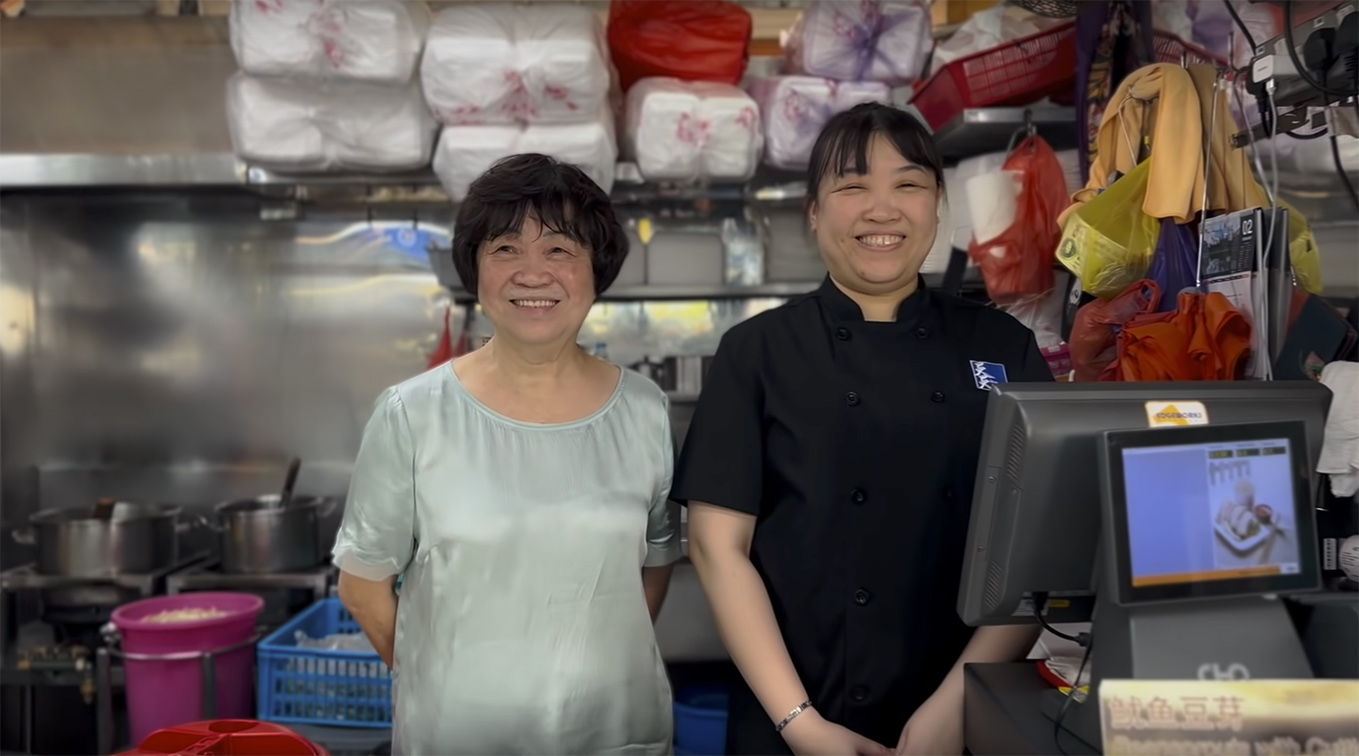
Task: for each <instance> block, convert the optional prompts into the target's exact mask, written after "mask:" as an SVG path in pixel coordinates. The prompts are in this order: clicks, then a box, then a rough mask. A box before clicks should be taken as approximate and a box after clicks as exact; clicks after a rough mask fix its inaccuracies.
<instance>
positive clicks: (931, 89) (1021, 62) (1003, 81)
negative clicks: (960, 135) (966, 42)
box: [911, 21, 1076, 131]
mask: <svg viewBox="0 0 1359 756" xmlns="http://www.w3.org/2000/svg"><path fill="white" fill-rule="evenodd" d="M1075 72H1076V22H1074V21H1072V22H1071V23H1067V24H1062V25H1060V26H1054V27H1052V28H1051V29H1045V30H1043V31H1041V32H1038V33H1037V34H1031V35H1029V36H1027V37H1023V38H1020V39H1016V40H1013V41H1011V42H1007V43H1005V44H1003V45H1000V46H999V47H993V48H991V49H990V50H982V51H981V52H978V53H973V54H972V55H968V56H966V57H963V58H959V59H958V60H955V61H953V62H952V63H949V64H948V65H946V66H944V67H943V68H941V69H939V70H938V71H936V72H935V73H934V74H933V75H932V76H930V78H928V79H926V80H925V83H924V84H921V85H920V87H919V88H918V89H917V90H916V93H915V96H914V97H912V98H911V104H912V105H914V106H915V107H916V109H917V110H919V111H920V115H922V116H924V118H925V120H926V121H927V122H928V123H929V125H930V128H932V129H934V130H936V131H937V130H939V129H940V128H942V127H944V126H945V125H946V124H948V122H949V121H951V120H953V119H954V118H955V117H956V116H957V115H958V114H959V113H962V112H963V111H964V110H967V109H969V108H987V107H999V106H1006V105H1028V104H1031V103H1034V102H1037V101H1039V100H1041V99H1043V98H1044V97H1048V96H1050V95H1061V94H1068V95H1069V94H1070V93H1071V88H1072V87H1073V86H1074V85H1075V82H1076V73H1075Z"/></svg>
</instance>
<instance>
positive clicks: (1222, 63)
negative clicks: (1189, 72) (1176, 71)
mask: <svg viewBox="0 0 1359 756" xmlns="http://www.w3.org/2000/svg"><path fill="white" fill-rule="evenodd" d="M1152 46H1153V48H1154V50H1155V53H1156V62H1157V63H1175V64H1178V65H1184V66H1189V65H1194V64H1196V63H1199V64H1203V65H1207V66H1218V67H1226V65H1227V61H1226V59H1225V58H1220V57H1218V56H1217V55H1215V54H1213V53H1211V52H1209V51H1207V50H1205V49H1203V48H1202V47H1199V46H1198V45H1196V44H1193V43H1191V42H1185V41H1184V40H1182V39H1180V38H1179V37H1177V36H1175V35H1174V34H1171V33H1170V32H1163V31H1158V32H1156V34H1155V38H1154V40H1153V42H1152Z"/></svg>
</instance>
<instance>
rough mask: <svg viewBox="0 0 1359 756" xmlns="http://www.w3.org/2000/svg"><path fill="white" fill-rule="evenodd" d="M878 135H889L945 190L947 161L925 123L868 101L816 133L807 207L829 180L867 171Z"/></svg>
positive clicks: (891, 139)
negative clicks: (941, 154)
mask: <svg viewBox="0 0 1359 756" xmlns="http://www.w3.org/2000/svg"><path fill="white" fill-rule="evenodd" d="M878 134H881V135H883V136H884V137H887V141H889V142H891V143H892V146H893V147H895V148H896V151H897V152H899V153H901V156H902V157H904V158H906V159H907V160H909V161H911V162H912V163H914V164H916V165H918V166H920V167H921V168H924V169H925V170H927V171H929V172H930V173H932V174H933V175H934V180H935V183H936V185H937V186H938V187H939V192H940V193H941V194H942V193H943V191H944V163H943V161H942V160H940V159H939V150H938V148H936V147H935V146H934V137H932V136H931V135H930V132H929V129H927V128H926V127H925V124H923V123H921V122H920V120H919V119H918V118H916V117H915V116H913V115H911V114H910V113H907V112H906V111H904V110H902V109H900V108H894V107H892V106H890V105H883V104H881V103H877V102H866V103H863V104H861V105H855V106H854V107H852V108H850V109H849V110H846V111H844V112H842V113H837V114H836V115H835V116H833V117H832V118H831V119H830V121H828V122H827V123H826V125H825V127H824V128H822V129H821V134H820V135H819V136H817V138H816V144H815V145H813V146H812V155H811V159H810V160H809V161H808V163H807V209H808V210H811V208H812V204H813V203H814V202H816V198H817V197H818V196H819V194H820V191H821V183H822V182H823V181H825V180H826V179H828V178H833V177H834V178H838V177H840V176H845V175H847V174H864V173H867V172H868V147H869V145H870V144H871V143H872V142H873V137H874V136H876V135H878Z"/></svg>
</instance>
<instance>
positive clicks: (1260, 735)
mask: <svg viewBox="0 0 1359 756" xmlns="http://www.w3.org/2000/svg"><path fill="white" fill-rule="evenodd" d="M1099 704H1100V726H1101V730H1102V732H1103V740H1104V754H1105V756H1133V755H1136V756H1153V755H1157V754H1167V755H1170V754H1173V755H1174V756H1193V755H1195V754H1204V755H1207V754H1214V755H1215V756H1216V755H1218V754H1221V755H1224V756H1266V755H1270V756H1272V755H1274V754H1328V755H1331V756H1335V755H1338V754H1352V755H1354V756H1359V680H1223V681H1218V680H1105V681H1103V682H1102V683H1100V686H1099Z"/></svg>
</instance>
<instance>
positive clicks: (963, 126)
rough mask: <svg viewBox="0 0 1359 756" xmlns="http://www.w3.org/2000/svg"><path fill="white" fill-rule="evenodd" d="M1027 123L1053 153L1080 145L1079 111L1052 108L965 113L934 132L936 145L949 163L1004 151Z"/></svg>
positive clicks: (994, 109)
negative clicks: (1077, 117) (1078, 134)
mask: <svg viewBox="0 0 1359 756" xmlns="http://www.w3.org/2000/svg"><path fill="white" fill-rule="evenodd" d="M1025 124H1030V125H1032V126H1033V127H1034V128H1035V129H1036V130H1037V131H1038V135H1039V136H1041V137H1043V139H1044V140H1045V141H1047V143H1048V144H1049V145H1051V146H1052V149H1054V150H1066V149H1071V148H1073V147H1075V146H1076V145H1077V139H1076V109H1075V108H1067V107H1056V106H1051V105H1041V106H1033V107H1027V108H973V109H971V110H964V111H963V112H962V113H959V114H958V115H957V116H955V117H954V119H953V120H951V121H949V122H948V123H946V124H944V125H943V126H941V127H940V128H939V130H938V131H936V132H935V133H934V143H935V145H937V146H938V148H939V155H940V157H942V158H943V159H944V160H947V161H956V160H961V159H964V158H969V157H973V156H976V155H983V154H986V153H988V152H1001V151H1003V150H1004V149H1005V148H1006V146H1007V145H1009V144H1010V140H1011V138H1012V137H1014V136H1016V135H1017V134H1018V133H1019V131H1020V130H1021V129H1023V128H1024V126H1025ZM1017 143H1018V142H1016V144H1017Z"/></svg>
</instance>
